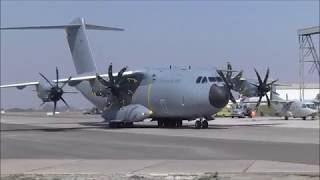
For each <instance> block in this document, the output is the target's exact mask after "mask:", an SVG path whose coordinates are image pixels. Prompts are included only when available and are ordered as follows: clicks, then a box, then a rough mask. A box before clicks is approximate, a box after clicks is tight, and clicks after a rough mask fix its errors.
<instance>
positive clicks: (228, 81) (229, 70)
mask: <svg viewBox="0 0 320 180" xmlns="http://www.w3.org/2000/svg"><path fill="white" fill-rule="evenodd" d="M223 71H225V72H226V73H225V74H224V73H223ZM233 72H236V71H233V70H232V66H231V64H230V62H227V70H217V73H218V74H219V76H220V77H221V78H222V80H223V82H224V83H225V84H226V85H227V87H228V89H229V97H230V100H231V101H232V102H233V103H236V100H235V98H234V97H233V94H232V92H231V90H232V89H234V82H233V78H232V74H233ZM241 76H242V71H240V72H239V73H238V74H237V75H236V76H235V77H241Z"/></svg>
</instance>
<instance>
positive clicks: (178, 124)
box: [176, 120, 182, 128]
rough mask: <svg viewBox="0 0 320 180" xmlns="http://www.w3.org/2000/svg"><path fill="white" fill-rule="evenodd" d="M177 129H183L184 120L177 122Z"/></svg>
mask: <svg viewBox="0 0 320 180" xmlns="http://www.w3.org/2000/svg"><path fill="white" fill-rule="evenodd" d="M176 124H177V128H181V127H182V120H177V123H176Z"/></svg>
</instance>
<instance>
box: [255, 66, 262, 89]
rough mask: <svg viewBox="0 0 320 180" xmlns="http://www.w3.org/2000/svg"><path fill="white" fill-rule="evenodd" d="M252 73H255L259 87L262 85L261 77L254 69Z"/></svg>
mask: <svg viewBox="0 0 320 180" xmlns="http://www.w3.org/2000/svg"><path fill="white" fill-rule="evenodd" d="M254 71H255V72H256V75H257V77H258V81H259V85H261V84H262V80H261V77H260V75H259V73H258V71H257V70H256V68H254Z"/></svg>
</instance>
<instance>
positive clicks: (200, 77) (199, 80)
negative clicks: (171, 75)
mask: <svg viewBox="0 0 320 180" xmlns="http://www.w3.org/2000/svg"><path fill="white" fill-rule="evenodd" d="M201 79H202V76H199V77H198V78H197V80H196V83H197V84H199V83H200V82H201Z"/></svg>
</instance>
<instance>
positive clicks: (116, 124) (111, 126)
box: [109, 122, 133, 128]
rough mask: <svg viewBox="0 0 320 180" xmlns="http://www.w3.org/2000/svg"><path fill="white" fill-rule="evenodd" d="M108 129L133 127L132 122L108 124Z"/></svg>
mask: <svg viewBox="0 0 320 180" xmlns="http://www.w3.org/2000/svg"><path fill="white" fill-rule="evenodd" d="M109 127H110V128H128V127H133V122H110V123H109Z"/></svg>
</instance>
